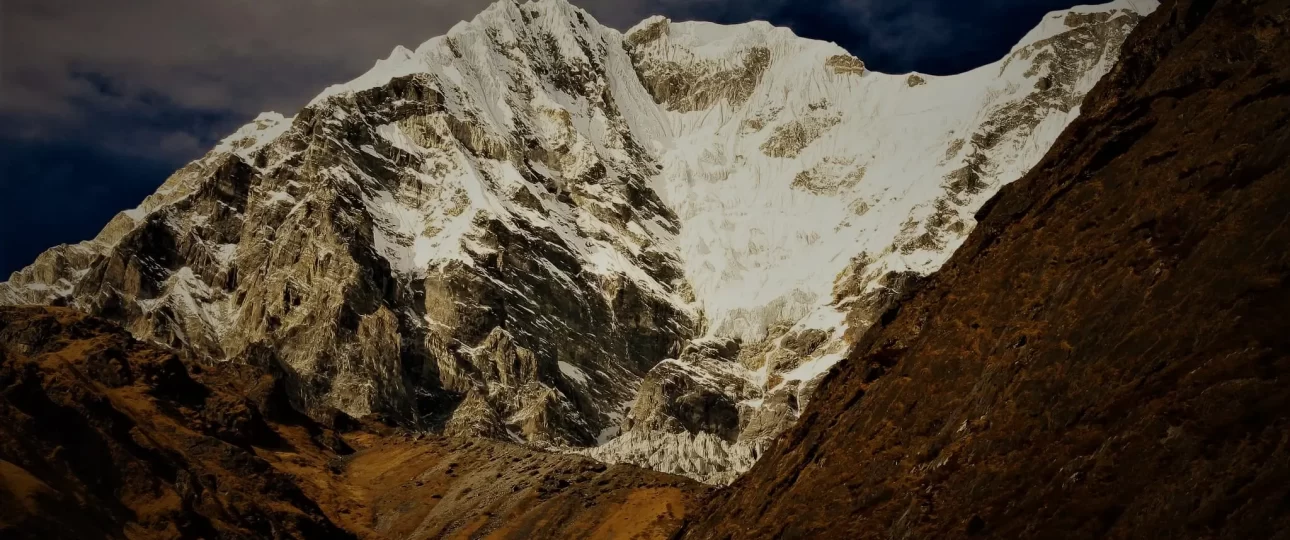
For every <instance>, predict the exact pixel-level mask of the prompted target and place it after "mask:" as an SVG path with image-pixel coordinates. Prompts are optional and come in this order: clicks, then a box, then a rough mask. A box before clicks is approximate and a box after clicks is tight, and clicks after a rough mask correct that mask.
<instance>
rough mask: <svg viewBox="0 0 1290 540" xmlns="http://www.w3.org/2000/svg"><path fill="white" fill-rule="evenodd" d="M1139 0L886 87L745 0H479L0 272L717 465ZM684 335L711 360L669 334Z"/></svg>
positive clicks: (189, 329) (446, 407) (753, 442)
mask: <svg viewBox="0 0 1290 540" xmlns="http://www.w3.org/2000/svg"><path fill="white" fill-rule="evenodd" d="M1147 4H1149V3H1147ZM1144 5H1145V6H1146V7H1145V8H1144V7H1143V6H1144ZM1149 8H1150V5H1146V4H1144V3H1143V2H1134V3H1128V2H1123V1H1121V2H1118V3H1112V4H1109V5H1105V6H1098V7H1096V8H1082V9H1077V10H1075V11H1071V12H1068V13H1067V12H1063V13H1058V14H1054V15H1050V17H1049V18H1048V19H1045V23H1044V24H1043V25H1041V26H1040V27H1039V28H1037V29H1036V30H1035V31H1034V32H1032V35H1030V36H1027V39H1026V40H1025V41H1024V42H1023V43H1022V44H1020V45H1019V46H1018V47H1017V48H1015V49H1014V51H1012V53H1011V54H1010V55H1009V56H1008V57H1007V58H1006V59H1004V60H1001V61H1000V62H997V63H995V64H992V65H991V66H987V67H986V68H983V69H982V70H977V72H974V73H975V74H974V75H972V76H971V77H968V76H966V75H965V76H962V77H936V78H929V80H927V81H925V84H923V85H922V86H920V87H919V88H917V89H911V88H910V86H909V85H908V84H907V83H906V78H905V77H901V76H889V75H883V74H880V73H873V72H869V71H866V70H865V69H864V67H863V61H861V60H860V59H857V58H855V57H853V56H851V55H849V54H846V52H845V51H843V50H842V49H840V48H839V47H837V46H836V45H833V44H829V43H823V42H817V41H812V40H807V39H803V38H800V37H798V36H795V35H793V34H792V32H790V31H788V30H787V29H783V28H774V27H771V26H769V25H768V24H765V23H749V24H745V25H733V26H721V25H713V24H708V23H698V22H684V23H676V22H671V21H668V20H666V19H662V18H651V19H648V20H646V21H645V22H643V23H641V24H640V25H638V26H637V27H635V28H633V29H631V30H629V31H628V32H626V33H625V34H624V33H619V32H618V31H616V30H613V29H609V28H606V27H603V26H601V25H599V24H598V23H597V22H596V21H595V20H594V19H593V18H591V17H590V15H588V14H586V13H585V12H582V11H581V10H578V9H577V8H574V7H572V6H570V5H568V4H567V3H564V2H561V1H553V0H544V1H541V2H530V3H525V4H517V3H514V2H501V3H498V4H495V5H494V6H492V7H490V8H489V9H487V10H486V11H485V12H484V13H482V14H480V15H479V16H478V17H476V18H475V19H474V20H473V21H471V22H469V23H465V24H462V25H458V26H457V27H454V29H453V30H452V31H450V32H449V34H448V35H446V36H443V37H439V38H435V39H432V40H430V41H428V42H426V43H424V44H422V45H421V46H419V47H418V48H417V49H416V50H415V51H412V50H408V49H404V48H401V47H400V48H398V49H396V50H395V51H394V52H393V53H392V54H391V56H390V57H389V58H387V59H385V60H382V61H380V62H378V63H377V65H376V66H375V67H374V68H373V69H372V70H371V71H369V72H368V73H366V74H364V75H363V76H361V77H359V78H358V79H355V80H354V81H351V82H349V83H346V84H343V85H338V86H335V87H331V88H328V89H327V90H325V91H324V92H323V93H322V94H321V95H319V96H318V97H317V98H315V99H314V100H313V101H312V102H311V103H310V104H309V105H308V106H307V107H305V108H304V109H303V110H301V111H300V112H299V113H297V114H296V115H295V116H293V117H290V118H286V117H283V116H281V115H276V114H269V113H266V114H265V115H262V116H261V117H259V118H257V119H256V120H254V121H253V122H251V123H249V124H248V125H246V126H244V127H243V128H242V129H240V130H238V132H237V133H235V134H233V135H232V136H230V137H229V138H228V139H226V140H225V141H223V142H222V143H221V144H220V145H219V146H218V147H217V148H216V149H214V150H213V151H212V152H211V153H209V154H208V155H207V156H205V157H203V158H202V159H200V160H198V161H195V162H193V163H191V164H189V165H188V166H186V167H185V168H184V169H181V170H180V171H178V172H177V173H175V175H173V176H172V177H171V178H170V179H169V180H167V182H166V183H165V185H163V186H162V187H161V188H160V189H159V190H158V191H157V193H155V194H154V195H152V196H150V197H149V198H148V199H147V200H146V201H144V203H143V204H142V205H140V207H139V208H136V209H133V210H129V211H126V212H123V213H122V214H120V215H118V216H117V217H115V218H114V219H113V220H112V221H111V222H110V223H109V224H108V225H107V226H106V227H105V228H104V230H103V231H102V233H100V234H99V236H98V237H96V238H95V239H94V240H92V241H89V242H84V243H81V244H77V245H74V246H60V247H57V248H54V249H52V250H50V251H49V252H47V253H45V254H43V255H41V256H40V257H39V258H38V259H37V261H36V262H35V263H34V264H33V265H32V266H30V267H28V268H26V269H24V270H22V271H20V272H18V273H16V274H14V275H13V276H12V277H11V279H10V281H9V282H7V283H5V284H0V303H4V304H19V303H47V304H61V305H70V306H74V307H76V308H78V309H82V310H85V311H87V312H90V313H93V314H95V315H99V316H102V317H105V318H109V319H111V320H114V321H117V322H119V323H121V324H122V325H123V326H125V327H126V328H128V329H129V331H130V332H132V333H133V334H134V335H136V336H138V337H140V338H143V339H147V340H151V341H155V342H159V343H163V344H166V345H170V346H173V347H175V348H176V349H177V350H179V351H180V352H181V354H182V355H184V356H186V357H188V358H190V359H194V360H199V361H221V360H232V361H234V362H239V363H252V364H256V365H278V366H281V368H282V370H283V371H284V372H285V380H286V381H287V385H288V387H289V389H290V390H289V395H290V396H291V399H292V401H293V403H295V404H296V405H297V406H298V407H300V408H302V409H304V410H307V411H310V412H311V413H315V414H325V413H326V411H329V410H332V409H340V410H343V411H345V412H347V413H348V414H351V415H353V416H356V417H365V416H373V417H379V418H383V419H385V420H388V421H390V422H394V423H398V424H400V425H404V426H410V427H415V428H417V429H433V430H440V429H442V430H446V431H448V432H450V433H455V434H471V433H473V434H477V435H484V436H488V437H493V438H500V439H507V440H516V441H524V442H527V443H531V444H535V445H540V446H552V447H561V448H577V447H584V446H588V445H593V444H598V443H604V442H607V441H609V440H610V439H612V438H613V437H614V436H616V435H618V434H620V433H621V434H624V435H623V438H624V439H625V442H623V443H622V445H623V446H624V447H629V448H630V451H629V452H628V453H629V454H630V456H632V457H629V458H623V459H625V460H628V461H632V462H634V463H651V464H656V463H672V462H675V461H676V460H680V461H682V462H684V463H685V464H684V465H683V466H670V465H669V466H666V467H662V468H664V469H665V470H677V471H679V472H683V473H686V474H695V475H696V476H697V477H704V478H722V479H724V480H721V481H729V479H732V478H733V477H734V475H735V474H737V472H738V471H742V470H743V469H744V468H746V467H747V465H748V464H750V463H751V462H752V459H753V457H755V456H756V455H757V453H758V452H759V451H760V449H761V448H763V447H764V445H765V444H766V443H767V442H768V441H769V440H771V439H772V438H773V437H774V436H775V435H776V434H777V433H778V432H779V431H780V430H782V429H784V428H785V427H786V426H788V425H791V424H792V423H793V422H794V421H795V420H796V418H797V415H798V414H799V412H800V411H801V408H802V407H804V406H805V405H806V403H808V402H809V400H810V398H811V393H812V389H813V388H814V387H815V385H816V384H818V382H819V380H820V379H821V378H822V377H824V375H825V374H826V373H828V371H829V369H830V368H831V367H832V366H833V365H834V364H835V363H837V362H838V361H840V360H841V359H842V358H843V356H844V355H843V353H844V351H845V348H846V346H847V344H848V342H849V338H848V336H853V335H856V334H858V333H859V332H862V331H863V329H864V328H867V326H868V325H869V324H871V323H872V322H873V321H874V320H875V319H876V318H877V317H878V315H879V314H880V313H881V309H883V306H885V305H886V304H887V302H888V301H889V299H890V298H893V297H895V296H899V294H900V291H902V290H903V288H902V284H903V283H904V282H905V279H904V278H901V279H899V280H897V279H895V278H894V277H893V276H904V277H905V278H908V277H913V276H916V275H922V274H926V273H928V272H930V271H932V270H934V269H935V268H937V267H938V266H939V265H940V264H941V262H943V261H944V260H945V259H946V257H948V255H949V253H951V252H952V251H953V250H954V249H955V248H956V247H957V246H958V244H959V243H961V242H962V240H963V238H964V237H965V236H966V235H967V234H968V232H969V231H970V230H971V228H972V226H973V224H974V220H973V219H972V218H971V213H972V212H973V211H974V210H975V209H976V208H978V207H979V206H980V205H981V204H982V203H984V201H985V200H986V199H987V198H988V197H989V196H990V195H991V194H992V193H993V192H994V191H995V190H997V189H998V188H999V187H1001V186H1002V185H1004V184H1006V183H1008V182H1010V181H1012V180H1013V179H1015V178H1016V177H1018V176H1019V175H1020V174H1021V171H1024V170H1025V169H1026V168H1028V167H1029V166H1030V165H1031V164H1033V163H1034V162H1036V161H1037V160H1038V159H1039V157H1040V156H1041V155H1042V152H1043V150H1044V149H1046V148H1047V147H1048V145H1049V144H1050V143H1051V142H1052V140H1053V138H1055V137H1056V135H1057V132H1058V131H1059V130H1060V129H1061V127H1063V126H1064V125H1065V124H1066V123H1067V122H1069V121H1070V120H1071V119H1072V118H1074V116H1075V115H1076V114H1077V113H1078V110H1077V108H1075V104H1076V103H1077V102H1078V97H1079V96H1082V95H1083V93H1084V92H1085V91H1087V89H1088V88H1089V87H1091V86H1092V84H1093V82H1094V81H1096V80H1097V78H1098V77H1100V76H1101V74H1102V73H1104V72H1105V71H1106V70H1107V69H1109V66H1110V64H1111V62H1112V61H1113V60H1114V58H1115V52H1116V51H1117V50H1118V45H1119V41H1120V40H1121V39H1122V38H1123V33H1124V30H1126V29H1127V28H1128V27H1130V26H1132V25H1133V24H1134V23H1136V22H1137V20H1138V18H1139V15H1138V11H1137V10H1138V9H1149ZM1071 15H1075V16H1073V17H1072V16H1071ZM1054 17H1055V18H1054ZM1068 34H1069V35H1068ZM1045 81H1046V82H1045ZM946 96H952V99H951V98H949V97H946ZM929 156H930V157H929ZM861 256H863V257H861ZM860 258H863V264H860V263H857V262H856V261H858V260H859V259H860ZM835 283H840V284H842V285H839V286H836V287H835ZM839 291H842V292H839ZM857 306H868V307H867V310H866V309H860V308H858V307H857ZM847 313H851V315H850V316H848V315H846V314H847ZM821 336H823V337H821ZM714 337H715V338H718V340H720V339H727V338H728V339H737V340H739V342H740V343H741V346H740V352H739V354H738V355H737V358H736V359H735V360H734V361H730V360H729V359H727V358H726V357H725V356H722V354H724V353H722V354H716V353H713V354H709V352H696V351H699V350H700V349H703V348H704V347H707V346H708V345H706V344H711V343H716V342H715V341H711V340H707V341H702V342H694V343H693V344H692V345H687V344H689V343H691V340H692V339H694V338H704V339H707V338H714ZM687 347H688V349H687ZM684 350H689V351H690V352H688V353H687V352H683V351H684ZM714 354H715V355H714ZM633 403H634V404H636V405H637V406H636V407H632V406H631V405H632V404H633ZM628 436H630V440H627V439H628ZM682 440H684V441H688V442H678V441H682ZM650 441H655V442H650ZM677 444H681V445H686V446H685V447H684V449H682V450H677V449H676V448H672V447H670V446H669V445H673V446H674V445H677ZM651 445H653V446H651ZM599 455H601V456H602V457H603V456H613V455H616V454H614V451H612V449H608V450H605V451H604V452H602V453H601V454H599ZM660 456H662V457H660ZM605 459H616V458H612V457H605ZM705 460H708V461H705Z"/></svg>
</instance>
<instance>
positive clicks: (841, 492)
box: [687, 0, 1290, 538]
mask: <svg viewBox="0 0 1290 540" xmlns="http://www.w3.org/2000/svg"><path fill="white" fill-rule="evenodd" d="M1288 21H1290V3H1288V2H1285V1H1283V0H1259V1H1253V2H1239V1H1226V0H1219V1H1201V0H1178V1H1174V2H1169V3H1168V4H1166V5H1165V6H1163V7H1162V8H1161V9H1160V11H1158V12H1157V13H1155V14H1153V15H1152V16H1150V17H1148V18H1147V19H1146V20H1145V21H1144V22H1143V23H1142V24H1141V25H1140V26H1139V28H1138V29H1137V30H1136V31H1135V32H1134V34H1133V36H1131V37H1130V39H1129V40H1128V41H1127V42H1126V43H1125V45H1124V48H1123V52H1122V56H1123V57H1122V60H1121V61H1120V63H1119V64H1118V65H1117V66H1116V67H1115V69H1114V70H1112V72H1111V73H1110V74H1109V75H1108V76H1107V77H1106V78H1105V79H1104V80H1103V81H1102V82H1100V83H1099V84H1098V86H1097V87H1096V88H1095V89H1094V90H1093V92H1091V93H1090V94H1089V96H1088V97H1087V98H1086V99H1085V100H1084V102H1083V107H1082V108H1083V115H1082V116H1081V118H1080V119H1078V120H1076V121H1075V123H1073V124H1072V125H1071V126H1070V127H1069V128H1068V129H1067V130H1066V132H1065V133H1064V134H1063V135H1062V137H1061V138H1059V139H1058V141H1057V143H1056V144H1055V145H1054V147H1053V149H1052V150H1051V151H1049V153H1048V155H1047V156H1046V157H1045V158H1044V160H1043V161H1042V162H1041V163H1040V164H1039V165H1038V166H1037V167H1035V168H1034V169H1033V170H1032V171H1031V172H1030V173H1029V174H1028V175H1027V176H1026V177H1025V178H1023V179H1022V180H1020V181H1018V182H1016V183H1014V184H1012V185H1009V186H1007V187H1005V188H1003V190H1002V191H1001V192H1000V193H999V194H998V195H997V196H995V197H994V198H993V199H992V200H991V201H990V202H988V203H987V204H986V205H985V207H984V208H983V209H982V210H981V212H980V213H979V214H978V220H979V225H978V226H977V228H976V230H974V231H973V232H972V234H971V235H970V236H969V238H968V239H967V241H966V242H965V243H964V244H963V246H962V247H961V248H959V250H958V251H956V252H955V254H954V256H953V257H952V258H951V259H950V261H949V262H948V263H947V264H946V265H945V266H944V267H943V268H942V269H941V270H940V271H939V272H937V273H936V274H935V275H933V276H932V277H931V278H930V279H929V280H928V281H927V282H926V283H924V284H922V285H921V286H919V287H916V289H917V290H916V292H914V293H913V294H912V295H911V297H910V298H909V299H907V300H905V301H902V302H899V303H898V304H897V305H896V307H894V308H893V309H890V310H888V311H887V312H886V313H885V314H884V315H882V316H881V317H880V318H879V322H878V323H877V324H876V325H875V326H874V327H873V328H871V329H870V330H869V331H868V332H867V333H865V335H864V337H863V338H862V339H861V340H860V341H859V343H858V344H857V346H856V347H855V349H854V350H853V351H852V352H851V353H850V354H849V360H848V361H847V362H845V363H843V364H842V365H841V367H840V368H839V369H837V370H836V371H835V372H834V373H833V374H831V375H830V376H829V377H827V378H826V379H825V380H824V382H823V383H822V384H821V386H820V389H819V390H818V391H817V392H816V393H815V396H814V397H813V398H812V400H811V404H810V405H809V406H808V407H807V409H806V412H805V414H804V416H803V417H802V419H801V421H800V422H799V423H798V424H797V425H796V427H794V428H793V429H791V430H790V431H789V432H787V433H786V434H785V435H784V436H783V437H782V438H781V439H779V440H778V441H776V443H775V444H774V445H773V446H771V447H770V448H769V450H767V452H766V454H765V455H764V456H763V457H762V458H761V459H760V461H758V462H757V464H756V465H755V466H754V467H753V468H752V470H750V471H749V472H748V473H747V474H746V475H745V476H743V477H742V478H740V479H739V480H738V481H736V482H735V483H734V485H732V486H731V487H730V488H729V489H726V490H723V491H721V492H720V493H719V494H718V495H717V496H716V497H714V498H713V499H712V501H711V503H710V505H709V507H708V508H707V509H706V510H705V511H704V512H702V513H700V514H699V516H701V517H700V518H699V519H698V521H697V522H696V523H694V524H692V525H691V527H689V529H688V535H687V537H694V538H768V537H785V538H964V537H995V538H1108V537H1110V538H1275V537H1277V536H1279V535H1282V534H1284V531H1285V530H1286V527H1287V525H1290V512H1287V507H1286V505H1285V501H1286V500H1287V496H1288V494H1290V488H1287V486H1288V485H1290V484H1287V482H1286V479H1287V478H1290V466H1288V465H1287V464H1290V459H1288V458H1290V447H1287V438H1286V433H1287V431H1286V430H1287V427H1290V416H1288V412H1287V411H1290V408H1288V407H1287V405H1290V391H1288V388H1290V387H1287V385H1286V384H1285V380H1286V377H1287V376H1290V356H1288V355H1290V342H1288V341H1287V336H1290V327H1288V326H1287V324H1288V323H1287V319H1286V318H1285V317H1284V313H1283V312H1284V309H1285V306H1286V305H1290V304H1288V302H1290V253H1288V252H1287V251H1286V250H1285V249H1284V246H1286V245H1288V244H1290V228H1288V227H1287V226H1286V220H1287V216H1288V215H1290V161H1287V159H1286V156H1290V127H1288V126H1290V84H1288V81H1290V65H1287V64H1286V62H1285V61H1284V59H1285V58H1287V57H1290V39H1287V37H1288V33H1290V24H1287V23H1288Z"/></svg>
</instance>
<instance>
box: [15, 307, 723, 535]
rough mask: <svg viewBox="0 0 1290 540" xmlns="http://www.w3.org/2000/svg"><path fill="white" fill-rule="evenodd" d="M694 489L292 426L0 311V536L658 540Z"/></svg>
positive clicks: (58, 325) (256, 395) (235, 374)
mask: <svg viewBox="0 0 1290 540" xmlns="http://www.w3.org/2000/svg"><path fill="white" fill-rule="evenodd" d="M705 492H706V488H703V487H702V486H701V485H699V484H697V483H696V482H694V481H692V480H689V479H686V478H682V477H676V476H669V475H665V474H662V473H657V472H654V471H648V470H643V469H637V468H635V467H631V466H627V465H613V466H606V465H604V464H601V463H598V462H595V461H592V460H589V459H586V458H579V457H576V456H568V455H559V454H547V453H542V452H535V451H534V450H532V449H531V448H526V447H523V446H519V445H515V444H509V443H501V442H495V441H491V440H489V439H474V440H469V441H466V440H453V439H447V438H444V437H440V436H434V435H424V434H420V433H413V432H410V431H407V430H403V429H398V428H392V427H389V426H383V425H380V424H375V423H371V422H361V421H358V420H355V419H353V418H351V417H349V416H348V415H346V414H344V413H343V412H340V411H334V410H333V411H332V412H331V414H329V415H328V417H327V421H326V422H325V423H320V422H318V421H315V420H313V419H311V418H309V417H308V416H305V415H302V414H300V413H299V412H297V411H296V410H295V409H293V408H292V407H291V405H290V403H289V395H288V394H287V392H286V384H285V380H284V379H283V378H282V377H281V374H280V373H276V372H275V366H268V367H267V368H261V367H257V366H249V365H240V364H235V363H224V364H221V365H219V366H213V367H212V366H201V365H198V364H194V363H191V362H186V361H184V360H181V359H180V358H179V357H178V356H177V355H176V354H175V352H174V351H172V350H168V349H165V348H162V347H159V346H157V345H154V344H149V343H144V342H139V341H137V340H135V339H133V338H132V337H130V336H129V335H128V334H127V333H126V332H125V331H124V330H122V329H121V328H120V327H118V326H116V325H115V324H112V323H109V322H107V321H104V320H102V319H98V318H94V317H89V316H86V315H84V314H81V313H77V312H75V311H73V310H70V309H66V308H39V307H23V308H11V307H4V308H0V536H3V537H4V538H15V539H25V538H31V539H54V538H69V539H70V538H75V539H85V538H247V539H262V538H400V539H407V538H426V539H431V538H479V537H483V536H487V537H488V538H517V539H521V538H523V539H527V538H668V537H669V536H670V535H671V534H672V533H674V532H675V530H676V529H677V528H678V527H679V525H680V522H681V519H682V518H683V517H684V516H685V515H686V513H687V512H690V511H693V509H694V508H696V506H697V501H698V499H699V498H700V497H702V496H703V494H704V493H705Z"/></svg>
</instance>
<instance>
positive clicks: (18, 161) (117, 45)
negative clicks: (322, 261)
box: [0, 0, 1096, 280]
mask: <svg viewBox="0 0 1290 540" xmlns="http://www.w3.org/2000/svg"><path fill="white" fill-rule="evenodd" d="M573 2H574V3H575V4H578V5H580V6H582V7H584V8H585V9H587V10H588V11H590V12H591V13H592V15H594V16H595V17H596V18H597V19H599V20H600V21H601V22H603V23H605V24H609V25H611V26H615V27H618V28H626V27H629V26H631V25H632V24H633V23H635V22H636V21H639V20H640V19H642V18H644V17H645V16H647V15H650V14H655V13H662V14H664V15H667V16H669V17H671V18H673V19H675V20H689V19H697V20H708V21H713V22H723V23H737V22H744V21H748V20H755V19H761V20H767V21H770V22H771V23H773V24H776V25H779V26H788V27H790V28H792V29H793V31H794V32H796V33H797V34H798V35H801V36H804V37H810V38H814V39H821V40H826V41H834V42H837V43H838V44H839V45H842V46H843V47H845V48H847V49H848V50H850V51H851V52H852V53H853V54H855V55H856V56H858V57H860V58H861V59H863V60H864V61H865V63H866V64H867V65H868V67H869V68H870V69H873V70H876V71H882V72H888V73H901V72H907V71H920V72H924V73H933V74H950V73H958V72H962V71H966V70H968V69H971V68H973V67H976V66H979V65H982V64H986V63H989V62H992V61H994V60H996V59H998V58H1000V57H1002V56H1003V55H1004V54H1005V53H1006V52H1007V51H1008V49H1009V48H1010V47H1011V46H1012V44H1013V43H1015V42H1016V41H1017V40H1019V39H1020V38H1021V36H1022V35H1023V34H1025V33H1026V31H1028V30H1029V29H1030V28H1031V27H1033V26H1034V25H1035V24H1037V23H1038V21H1039V19H1040V18H1041V17H1042V16H1043V14H1044V13H1046V12H1048V11H1052V10H1056V9H1065V8H1067V7H1070V6H1072V5H1075V4H1077V3H1096V2H1074V1H1070V0H979V1H976V2H972V1H966V0H825V1H817V2H809V1H802V0H798V1H787V0H762V1H748V0H626V1H620V0H581V1H580V0H573ZM486 4H487V2H485V1H483V0H467V1H461V0H377V1H371V2H338V1H334V0H275V1H274V2H222V1H216V0H201V1H198V0H122V1H116V2H101V1H100V0H59V1H56V2H53V1H49V0H5V5H4V7H3V14H0V280H2V279H6V278H7V276H8V274H9V272H12V271H14V270H17V269H18V268H21V267H22V266H24V265H26V264H28V263H30V262H31V261H32V260H33V259H34V258H35V257H36V255H38V254H39V253H40V252H41V251H43V250H45V249H47V248H48V247H50V246H53V245H55V244H59V243H71V242H77V241H80V240H85V239H88V238H91V237H93V236H94V234H96V233H97V232H98V231H99V229H101V228H102V226H103V225H104V224H106V223H107V221H108V220H109V219H110V218H111V217H112V215H113V214H115V213H116V212H118V211H120V210H123V209H126V208H130V207H133V206H135V205H137V204H138V203H139V201H141V200H142V199H143V198H144V197H145V196H147V195H148V194H149V193H151V192H152V191H153V190H155V189H156V187H157V186H158V185H160V183H161V182H162V181H163V180H164V179H165V178H166V176H167V175H169V173H170V172H171V171H173V170H175V169H177V168H179V167H180V166H181V165H182V164H184V163H185V162H187V161H189V160H192V159H194V158H196V157H199V156H200V155H201V154H202V153H204V152H205V151H206V150H207V149H208V148H210V147H211V146H213V145H214V143H215V142H216V141H218V140H219V139H221V138H223V137H224V136H225V135H227V134H228V133H230V132H231V131H232V130H233V129H236V128H237V126H239V125H241V124H243V123H245V122H247V121H248V120H250V119H251V118H253V117H254V116H255V115H256V114H257V113H258V112H260V111H264V110H278V111H279V112H283V113H285V114H291V113H293V112H294V111H295V110H296V109H298V108H299V107H301V106H302V105H304V103H305V102H307V101H308V99H309V98H310V97H311V96H313V95H314V94H316V93H317V92H318V91H320V90H321V89H322V88H323V87H325V86H327V85H328V84H332V83H336V82H341V81H344V80H348V79H350V78H353V77H354V76H356V75H358V74H360V73H362V72H363V71H365V70H366V69H367V68H368V67H370V66H371V64H372V62H374V61H375V60H376V59H377V58H384V57H385V56H386V55H387V54H388V53H389V51H390V49H392V48H393V47H394V46H395V45H400V44H402V45H407V46H409V47H415V46H416V45H417V44H419V43H421V42H422V41H424V40H426V39H428V38H430V37H433V36H435V35H439V34H442V33H443V32H445V31H446V30H447V28H449V27H451V26H452V24H453V23H455V22H456V21H459V20H462V19H469V18H470V17H471V16H472V15H473V14H474V13H476V12H478V11H479V10H481V9H482V8H483V7H484V6H485V5H486Z"/></svg>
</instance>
